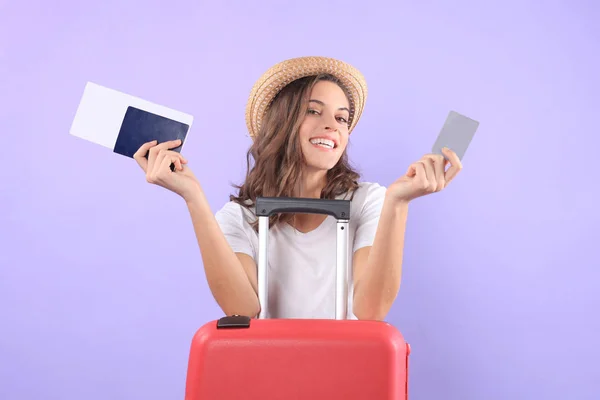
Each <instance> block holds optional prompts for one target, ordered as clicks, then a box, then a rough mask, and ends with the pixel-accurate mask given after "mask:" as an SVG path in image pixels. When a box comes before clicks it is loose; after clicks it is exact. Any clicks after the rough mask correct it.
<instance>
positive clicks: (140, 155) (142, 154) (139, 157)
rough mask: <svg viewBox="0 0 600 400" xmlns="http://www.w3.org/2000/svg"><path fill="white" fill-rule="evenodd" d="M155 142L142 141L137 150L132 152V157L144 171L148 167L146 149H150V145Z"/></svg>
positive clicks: (153, 144)
mask: <svg viewBox="0 0 600 400" xmlns="http://www.w3.org/2000/svg"><path fill="white" fill-rule="evenodd" d="M156 143H158V141H156V140H153V141H151V142H147V143H144V144H143V145H141V146H140V148H139V149H138V151H136V152H135V153H134V154H133V159H134V160H135V161H137V163H138V165H139V166H140V167H141V168H142V170H144V172H146V169H147V167H148V159H147V158H146V154H148V150H150V148H151V147H152V146H155V145H156Z"/></svg>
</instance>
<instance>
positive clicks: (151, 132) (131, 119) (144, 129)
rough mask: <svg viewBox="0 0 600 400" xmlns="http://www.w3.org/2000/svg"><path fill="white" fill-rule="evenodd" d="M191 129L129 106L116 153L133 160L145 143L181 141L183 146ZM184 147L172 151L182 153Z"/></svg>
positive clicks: (118, 138)
mask: <svg viewBox="0 0 600 400" xmlns="http://www.w3.org/2000/svg"><path fill="white" fill-rule="evenodd" d="M189 129H190V127H189V125H187V124H184V123H182V122H179V121H175V120H172V119H169V118H166V117H163V116H162V115H157V114H153V113H151V112H148V111H144V110H140V109H139V108H135V107H132V106H129V107H127V111H126V112H125V117H124V118H123V123H122V124H121V129H120V130H119V135H118V136H117V142H116V143H115V148H114V152H115V153H118V154H122V155H124V156H127V157H131V158H133V155H134V154H135V152H136V151H138V149H139V148H140V147H141V146H142V145H143V144H144V143H147V142H151V141H153V140H157V141H158V143H163V142H168V141H170V140H177V139H181V143H182V145H183V142H184V141H185V137H186V136H187V133H188V130H189ZM182 145H180V146H178V147H176V148H173V149H171V150H173V151H176V152H180V151H181V147H182Z"/></svg>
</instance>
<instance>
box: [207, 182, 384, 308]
mask: <svg viewBox="0 0 600 400" xmlns="http://www.w3.org/2000/svg"><path fill="white" fill-rule="evenodd" d="M385 191H386V188H385V187H384V186H381V185H379V184H377V183H370V182H363V183H360V184H359V188H358V189H357V190H356V191H355V194H354V198H353V199H352V203H351V205H350V222H349V228H350V229H349V230H350V231H349V235H348V239H349V242H348V244H349V246H351V249H352V251H350V252H349V263H350V266H351V265H352V255H353V253H354V252H355V251H356V250H358V249H360V248H362V247H365V246H371V245H372V244H373V240H374V238H375V232H376V230H377V224H378V222H379V216H380V213H381V208H382V206H383V200H384V196H385ZM338 198H340V199H342V198H346V196H338ZM215 216H216V219H217V222H218V223H219V225H220V227H221V230H222V231H223V233H224V234H225V238H226V239H227V241H228V242H229V245H230V246H231V248H232V249H233V251H234V252H236V253H245V254H248V255H249V256H251V257H252V258H254V260H255V261H256V260H257V257H258V233H257V232H256V231H254V229H253V228H252V226H251V225H250V223H251V222H252V221H254V220H255V219H256V216H255V214H254V211H253V210H252V208H251V209H250V210H249V209H247V208H244V207H242V206H240V205H239V204H237V203H235V202H233V201H231V202H228V203H227V204H225V206H223V208H221V209H220V210H219V211H218V212H217V213H216V215H215ZM268 258H269V261H268V268H269V271H268V282H267V284H268V286H269V288H268V292H269V294H268V298H269V300H268V304H267V317H268V318H326V319H333V318H335V269H336V268H335V267H336V220H335V218H334V217H331V216H327V218H326V219H325V220H324V221H323V223H322V224H321V225H319V227H318V228H316V229H314V230H312V231H310V232H308V233H302V232H300V231H298V230H296V229H294V228H293V227H292V226H291V225H289V224H287V223H282V224H278V225H275V226H272V227H271V228H270V230H269V246H268ZM352 286H353V285H351V284H350V285H349V290H348V296H349V299H348V318H349V319H356V316H355V315H354V314H353V313H352V297H353V290H352Z"/></svg>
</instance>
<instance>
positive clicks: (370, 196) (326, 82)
mask: <svg viewBox="0 0 600 400" xmlns="http://www.w3.org/2000/svg"><path fill="white" fill-rule="evenodd" d="M366 94H367V89H366V83H365V81H364V78H363V76H362V74H361V73H360V72H359V71H358V70H356V69H355V68H354V67H352V66H351V65H348V64H346V63H344V62H342V61H339V60H334V59H331V58H324V57H302V58H296V59H291V60H287V61H284V62H282V63H279V64H277V65H275V66H274V67H272V68H270V69H269V70H268V71H267V72H265V74H264V75H263V76H262V77H261V78H260V79H259V80H258V81H257V82H256V84H255V85H254V87H253V89H252V91H251V94H250V98H249V101H248V105H247V108H246V122H247V125H248V130H249V132H250V136H251V137H252V139H253V143H252V146H251V147H250V149H249V151H248V155H247V157H248V171H247V174H246V178H245V180H244V182H243V183H242V184H241V185H240V186H238V187H237V189H238V193H237V195H232V196H231V198H230V201H229V202H228V203H226V204H225V205H224V206H223V207H222V208H221V209H220V210H219V211H218V212H217V213H216V215H213V214H212V211H211V210H210V207H209V205H208V201H207V199H206V196H205V195H204V192H203V190H202V187H201V185H200V183H199V182H198V180H197V179H196V178H195V177H194V175H193V173H192V172H191V170H190V168H189V167H188V166H187V165H186V164H187V160H186V159H185V158H184V157H183V156H182V155H181V154H179V153H177V152H174V151H172V150H170V149H172V148H173V147H176V146H178V145H179V143H177V142H173V143H161V144H158V145H157V144H156V143H155V142H151V143H147V144H145V145H144V146H142V147H141V148H140V149H139V151H138V152H137V153H136V156H135V157H134V158H135V159H136V160H138V163H139V164H140V166H141V167H142V169H143V170H144V171H145V172H146V179H147V180H148V182H150V183H153V184H158V185H161V186H163V187H165V188H167V189H169V190H172V191H174V192H176V193H178V194H179V195H181V196H182V197H183V198H184V199H185V201H186V204H187V206H188V209H189V212H190V215H191V218H192V223H193V226H194V230H195V233H196V237H197V240H198V245H199V247H200V252H201V255H202V260H203V263H204V270H205V273H206V277H207V280H208V284H209V287H210V289H211V291H212V293H213V296H214V297H215V299H216V301H217V303H218V304H219V305H220V307H221V308H222V310H223V311H224V312H225V314H227V315H233V314H238V315H246V316H250V317H256V316H257V315H258V314H259V313H260V310H261V304H259V300H258V294H257V293H258V288H257V263H256V260H257V256H258V248H259V245H258V235H257V218H256V215H255V213H254V205H255V202H256V199H257V197H305V198H322V199H350V200H351V211H350V213H351V215H350V223H349V226H348V230H349V232H348V237H349V244H350V248H351V251H350V252H349V253H350V254H349V255H348V256H349V262H350V263H351V265H352V268H353V273H352V277H353V281H352V284H351V285H349V286H350V287H349V290H348V310H349V315H348V317H349V318H351V319H373V320H382V319H384V318H385V316H386V315H387V313H388V311H389V309H390V307H391V306H392V304H393V302H394V300H395V298H396V296H397V293H398V290H399V288H400V280H401V272H402V255H403V246H404V229H405V224H406V216H407V211H408V203H409V202H410V201H411V200H413V199H415V198H417V197H419V196H423V195H425V194H428V193H433V192H436V191H439V190H442V189H443V188H444V187H445V186H446V185H447V184H448V183H449V182H450V180H452V179H453V178H454V177H455V176H456V174H457V173H458V171H459V170H460V168H461V166H460V161H459V160H458V157H457V156H456V154H455V153H453V152H452V151H449V150H445V155H446V158H447V160H450V162H451V164H452V167H451V168H449V169H448V170H446V166H447V165H448V161H446V160H445V159H444V157H442V156H441V155H432V154H429V155H425V156H424V157H423V158H422V159H421V160H419V161H417V162H415V163H414V164H412V165H410V166H409V168H408V170H407V171H406V173H405V174H404V175H402V176H401V177H400V178H399V179H398V180H396V181H395V182H394V183H392V184H391V185H390V186H389V187H388V188H387V189H386V188H385V187H383V186H381V185H379V184H377V183H370V182H359V178H360V176H359V174H358V172H356V171H355V170H354V169H352V167H351V166H350V164H349V162H348V157H347V153H346V149H347V145H348V139H349V136H350V134H351V132H352V131H353V129H354V128H355V127H356V124H357V122H358V120H359V118H360V116H361V114H362V112H363V108H364V104H365V100H366ZM146 154H148V158H147V159H146V157H145V155H146ZM172 163H173V164H175V166H176V168H175V170H174V171H171V169H170V165H171V164H172ZM270 218H271V221H270V227H271V229H270V231H269V249H270V251H269V254H268V257H267V258H268V270H269V280H268V282H267V283H268V285H267V286H268V288H267V291H268V296H267V298H268V305H267V307H266V308H267V314H268V315H267V316H268V317H270V318H335V284H336V279H335V272H336V269H335V268H334V266H335V264H336V221H335V219H334V218H333V217H330V216H323V215H313V214H293V215H285V214H281V215H273V216H271V217H270Z"/></svg>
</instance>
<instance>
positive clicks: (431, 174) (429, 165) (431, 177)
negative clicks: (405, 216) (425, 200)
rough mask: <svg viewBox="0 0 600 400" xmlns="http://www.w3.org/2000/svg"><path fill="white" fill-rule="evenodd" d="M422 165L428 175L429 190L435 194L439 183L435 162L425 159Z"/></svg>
mask: <svg viewBox="0 0 600 400" xmlns="http://www.w3.org/2000/svg"><path fill="white" fill-rule="evenodd" d="M421 163H422V164H423V166H424V168H425V173H426V175H427V181H428V182H429V185H428V186H427V190H428V191H430V192H433V191H435V190H436V188H437V181H436V179H435V169H434V166H433V160H432V159H430V158H424V159H423V160H422V161H421Z"/></svg>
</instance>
